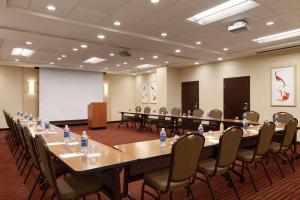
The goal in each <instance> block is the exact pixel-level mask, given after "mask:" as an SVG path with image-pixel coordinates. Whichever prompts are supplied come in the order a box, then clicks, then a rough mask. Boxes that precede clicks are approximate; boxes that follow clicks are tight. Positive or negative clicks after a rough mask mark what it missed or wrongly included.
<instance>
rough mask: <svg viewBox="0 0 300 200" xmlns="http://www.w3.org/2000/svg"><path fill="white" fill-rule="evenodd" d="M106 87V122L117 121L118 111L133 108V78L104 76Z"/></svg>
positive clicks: (118, 117)
mask: <svg viewBox="0 0 300 200" xmlns="http://www.w3.org/2000/svg"><path fill="white" fill-rule="evenodd" d="M104 82H105V83H106V84H107V85H108V95H107V97H105V99H107V103H108V109H107V113H108V115H107V116H108V119H107V120H108V121H119V120H120V119H121V115H120V113H119V111H124V110H129V109H133V108H134V106H135V96H136V95H135V81H134V77H133V76H128V75H115V74H106V75H105V81H104Z"/></svg>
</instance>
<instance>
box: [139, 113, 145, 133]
mask: <svg viewBox="0 0 300 200" xmlns="http://www.w3.org/2000/svg"><path fill="white" fill-rule="evenodd" d="M145 125H146V116H145V115H141V123H140V127H139V129H138V131H144V130H145Z"/></svg>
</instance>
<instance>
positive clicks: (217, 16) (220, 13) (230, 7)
mask: <svg viewBox="0 0 300 200" xmlns="http://www.w3.org/2000/svg"><path fill="white" fill-rule="evenodd" d="M257 6H259V4H258V3H257V2H255V1H253V0H230V1H227V2H225V3H222V4H219V5H217V6H215V7H213V8H210V9H208V10H205V11H203V12H201V13H198V14H196V15H194V16H192V17H189V18H187V19H186V20H187V21H190V22H193V23H197V24H200V25H207V24H210V23H213V22H216V21H219V20H222V19H225V18H227V17H231V16H233V15H237V14H239V13H242V12H245V11H247V10H250V9H252V8H255V7H257Z"/></svg>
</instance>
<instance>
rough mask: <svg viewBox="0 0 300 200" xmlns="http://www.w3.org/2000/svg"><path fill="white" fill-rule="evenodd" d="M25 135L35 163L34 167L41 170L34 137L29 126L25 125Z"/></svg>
mask: <svg viewBox="0 0 300 200" xmlns="http://www.w3.org/2000/svg"><path fill="white" fill-rule="evenodd" d="M23 129H24V136H25V140H26V143H27V147H28V151H29V154H30V157H31V160H32V162H33V164H34V167H35V168H36V169H39V170H40V164H39V159H38V154H37V150H36V146H35V143H34V138H33V137H32V135H31V133H30V131H29V129H28V127H27V126H26V127H24V128H23Z"/></svg>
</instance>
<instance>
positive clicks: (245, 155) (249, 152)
mask: <svg viewBox="0 0 300 200" xmlns="http://www.w3.org/2000/svg"><path fill="white" fill-rule="evenodd" d="M254 152H255V150H254V149H240V150H239V151H238V153H237V156H236V158H237V160H241V161H244V162H251V161H252V159H253V155H254ZM261 158H262V157H261V156H255V159H254V160H259V159H261Z"/></svg>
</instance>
